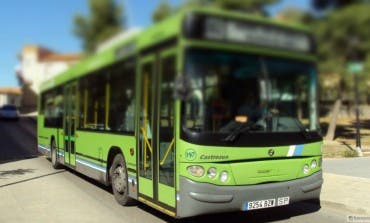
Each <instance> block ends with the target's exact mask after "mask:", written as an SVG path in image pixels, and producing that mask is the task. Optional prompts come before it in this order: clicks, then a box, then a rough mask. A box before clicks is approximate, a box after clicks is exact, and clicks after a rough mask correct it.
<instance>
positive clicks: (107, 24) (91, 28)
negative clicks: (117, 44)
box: [73, 0, 124, 53]
mask: <svg viewBox="0 0 370 223" xmlns="http://www.w3.org/2000/svg"><path fill="white" fill-rule="evenodd" d="M123 28H124V27H123V26H122V6H121V5H118V4H117V3H116V1H114V0H89V15H88V16H84V15H81V14H77V15H76V16H75V17H74V27H73V31H74V33H75V35H76V36H77V37H79V38H80V39H81V40H82V42H83V49H84V50H85V52H87V53H91V52H92V51H94V50H95V48H96V47H97V45H98V44H99V43H101V42H103V41H104V40H106V39H108V38H109V37H111V36H113V35H115V34H117V33H118V32H120V31H121V30H122V29H123Z"/></svg>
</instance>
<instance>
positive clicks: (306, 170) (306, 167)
mask: <svg viewBox="0 0 370 223" xmlns="http://www.w3.org/2000/svg"><path fill="white" fill-rule="evenodd" d="M309 171H310V167H309V166H308V164H305V165H304V166H303V168H302V172H303V174H308V172H309Z"/></svg>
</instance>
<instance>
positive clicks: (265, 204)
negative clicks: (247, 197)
mask: <svg viewBox="0 0 370 223" xmlns="http://www.w3.org/2000/svg"><path fill="white" fill-rule="evenodd" d="M288 204H289V197H279V198H277V199H266V200H258V201H249V202H246V203H245V206H244V210H248V211H249V210H255V209H263V208H272V207H276V206H283V205H288Z"/></svg>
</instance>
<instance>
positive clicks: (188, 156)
mask: <svg viewBox="0 0 370 223" xmlns="http://www.w3.org/2000/svg"><path fill="white" fill-rule="evenodd" d="M185 158H186V159H187V160H189V161H193V160H195V158H197V152H195V150H193V149H187V150H186V151H185Z"/></svg>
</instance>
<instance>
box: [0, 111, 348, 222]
mask: <svg viewBox="0 0 370 223" xmlns="http://www.w3.org/2000/svg"><path fill="white" fill-rule="evenodd" d="M35 126H36V123H35V122H34V121H32V120H31V119H29V118H22V119H21V120H19V122H0V157H1V159H0V163H2V164H0V222H4V223H7V222H110V223H113V222H176V220H175V219H173V218H170V217H168V216H166V215H164V214H162V213H161V212H158V211H156V210H154V209H152V208H150V207H148V206H146V205H144V204H140V203H139V204H137V205H134V206H131V207H122V206H120V205H118V204H117V203H116V202H115V200H114V198H113V195H112V192H111V190H110V189H109V188H107V187H104V186H103V185H101V184H99V183H97V182H95V181H93V180H91V179H89V178H87V177H84V176H82V175H80V174H77V173H75V172H74V171H72V170H63V169H62V170H58V171H56V170H54V169H53V168H52V167H51V164H50V162H49V161H48V160H47V159H45V158H44V157H39V158H33V159H25V158H30V157H34V156H36V155H37V152H36V136H35V135H36V133H35V131H36V127H35ZM348 214H351V211H348V210H344V209H342V208H341V207H336V206H333V205H332V204H322V206H321V207H320V206H318V205H315V204H311V203H297V204H294V205H290V206H285V207H279V208H273V209H269V210H258V211H253V212H237V213H226V214H213V215H206V216H199V217H194V218H188V219H183V220H182V221H181V222H213V223H217V222H233V223H238V222H243V223H245V222H302V223H303V222H305V223H306V222H347V215H348Z"/></svg>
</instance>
